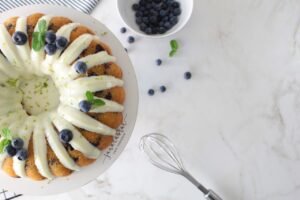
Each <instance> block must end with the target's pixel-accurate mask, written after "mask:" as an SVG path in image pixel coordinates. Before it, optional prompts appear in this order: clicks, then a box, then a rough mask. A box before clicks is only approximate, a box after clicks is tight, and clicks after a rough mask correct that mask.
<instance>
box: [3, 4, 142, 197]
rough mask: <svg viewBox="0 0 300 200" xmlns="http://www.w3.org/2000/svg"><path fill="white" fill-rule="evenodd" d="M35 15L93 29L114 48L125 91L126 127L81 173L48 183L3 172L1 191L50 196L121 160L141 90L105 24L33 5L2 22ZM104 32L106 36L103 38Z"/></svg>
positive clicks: (67, 10) (7, 14) (67, 11)
mask: <svg viewBox="0 0 300 200" xmlns="http://www.w3.org/2000/svg"><path fill="white" fill-rule="evenodd" d="M35 12H41V13H45V14H52V15H54V16H55V15H57V16H66V17H68V18H70V19H72V20H73V21H75V22H79V23H82V24H83V25H85V26H87V27H89V28H91V29H92V30H94V31H95V33H96V34H97V35H98V36H99V37H100V39H101V40H102V41H103V42H105V43H107V44H108V45H109V46H110V47H111V49H112V53H113V55H114V56H115V57H116V58H117V63H118V64H119V65H120V66H121V68H122V69H123V80H124V82H125V85H124V88H125V91H126V100H125V103H124V107H125V110H124V122H123V125H121V128H119V129H118V131H117V135H116V137H115V141H114V143H113V144H112V145H111V146H110V147H109V148H108V149H107V150H105V151H103V152H102V154H101V156H100V157H99V158H98V159H97V160H96V161H95V162H94V163H93V164H91V165H89V166H86V167H83V168H82V169H81V170H80V171H78V172H74V173H73V174H71V175H70V176H67V177H64V178H56V179H54V180H53V181H50V182H49V181H47V180H45V181H32V180H29V179H27V178H19V179H16V178H11V177H9V176H8V175H6V174H4V173H3V172H2V170H0V171H1V172H0V189H2V188H3V189H7V190H9V191H11V192H16V193H21V194H30V195H49V194H57V193H62V192H67V191H70V190H72V189H75V188H78V187H81V186H83V185H85V184H87V183H88V182H90V181H92V180H94V179H95V178H97V177H98V176H99V175H100V174H102V173H103V172H104V171H105V170H106V169H108V168H109V167H110V166H111V165H112V164H113V162H114V161H115V160H116V159H117V158H118V157H119V155H120V154H121V152H122V151H123V150H124V148H125V146H126V144H127V142H128V140H129V138H130V136H131V133H132V131H133V128H134V124H135V121H136V116H137V108H138V87H137V80H136V76H135V72H134V69H133V66H132V64H131V62H130V59H129V57H128V55H127V53H126V52H125V50H124V47H123V46H122V45H121V43H120V42H119V40H118V39H117V38H116V37H115V36H114V35H113V33H112V32H111V31H110V30H109V29H108V28H107V27H106V26H105V25H103V24H101V23H100V22H99V21H97V20H96V19H94V18H93V17H91V16H89V15H86V14H83V13H81V12H79V11H76V10H73V9H70V8H66V7H60V6H50V5H34V6H25V7H20V8H16V9H13V10H10V11H7V12H4V13H1V15H0V23H2V22H3V20H5V19H7V18H9V17H12V16H27V15H30V14H32V13H35ZM101 33H106V34H105V35H101ZM128 176H130V175H128Z"/></svg>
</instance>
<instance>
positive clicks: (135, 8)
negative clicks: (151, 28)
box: [132, 3, 139, 11]
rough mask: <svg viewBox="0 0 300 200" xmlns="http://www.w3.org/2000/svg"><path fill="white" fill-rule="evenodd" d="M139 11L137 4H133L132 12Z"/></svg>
mask: <svg viewBox="0 0 300 200" xmlns="http://www.w3.org/2000/svg"><path fill="white" fill-rule="evenodd" d="M138 9H139V4H137V3H135V4H133V5H132V10H134V11H137V10H138Z"/></svg>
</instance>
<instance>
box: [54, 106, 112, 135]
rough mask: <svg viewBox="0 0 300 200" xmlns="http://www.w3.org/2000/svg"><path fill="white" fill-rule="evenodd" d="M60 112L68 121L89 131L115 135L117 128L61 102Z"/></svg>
mask: <svg viewBox="0 0 300 200" xmlns="http://www.w3.org/2000/svg"><path fill="white" fill-rule="evenodd" d="M58 114H59V116H61V117H62V118H64V119H65V120H67V121H68V122H70V123H72V124H74V125H75V126H78V127H80V128H83V129H85V130H88V131H92V132H95V133H99V134H103V135H115V133H116V130H114V129H112V128H110V127H108V126H106V125H104V124H102V123H101V122H99V121H97V120H95V119H93V118H92V117H90V116H88V115H87V114H85V113H83V112H81V111H79V110H77V109H75V108H72V107H70V106H67V105H63V104H61V105H60V106H59V107H58Z"/></svg>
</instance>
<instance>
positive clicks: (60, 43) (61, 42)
mask: <svg viewBox="0 0 300 200" xmlns="http://www.w3.org/2000/svg"><path fill="white" fill-rule="evenodd" d="M55 43H56V46H57V48H58V49H64V48H66V47H67V45H68V40H67V38H65V37H62V36H61V37H58V38H57V39H56V41H55Z"/></svg>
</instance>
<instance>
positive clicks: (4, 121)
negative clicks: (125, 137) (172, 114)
mask: <svg viewBox="0 0 300 200" xmlns="http://www.w3.org/2000/svg"><path fill="white" fill-rule="evenodd" d="M0 50H1V52H0V95H1V99H0V104H1V106H0V128H1V130H0V131H1V137H0V164H1V166H2V169H3V171H4V172H6V173H7V174H8V175H10V176H12V177H22V178H25V177H27V178H30V179H33V180H43V179H53V178H55V177H62V176H68V175H70V174H71V173H72V172H73V171H78V170H81V169H82V167H83V166H86V165H89V164H91V163H92V162H93V161H95V160H96V159H97V158H98V157H99V155H100V154H101V151H102V150H104V149H105V148H107V147H108V146H110V144H111V143H112V142H113V136H114V135H115V133H116V129H117V128H118V127H119V126H120V124H121V123H122V122H123V115H122V112H123V109H124V108H123V103H124V100H125V90H124V88H123V84H124V83H123V80H122V70H121V68H120V67H119V66H118V65H117V64H116V58H115V57H114V56H113V55H112V52H111V50H110V48H109V46H108V45H106V44H104V43H103V42H101V40H100V38H99V37H98V36H96V35H95V33H94V32H93V31H92V30H90V29H89V28H87V27H85V26H84V25H81V24H79V23H76V22H72V21H71V20H70V19H68V18H66V17H58V16H50V15H44V14H41V13H35V14H32V15H29V16H27V17H13V18H9V19H7V20H6V21H5V22H4V23H3V24H1V25H0ZM82 170H84V169H82Z"/></svg>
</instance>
